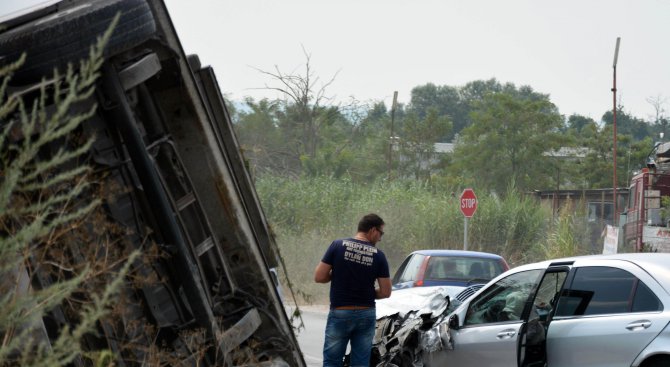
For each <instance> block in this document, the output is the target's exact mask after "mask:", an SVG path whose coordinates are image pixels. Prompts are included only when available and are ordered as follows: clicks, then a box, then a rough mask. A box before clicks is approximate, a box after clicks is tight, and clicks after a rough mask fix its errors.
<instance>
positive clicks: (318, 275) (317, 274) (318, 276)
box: [314, 261, 333, 283]
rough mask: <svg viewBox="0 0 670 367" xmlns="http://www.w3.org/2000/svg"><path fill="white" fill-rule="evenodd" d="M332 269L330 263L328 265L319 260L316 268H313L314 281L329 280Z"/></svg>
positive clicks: (324, 281) (326, 281)
mask: <svg viewBox="0 0 670 367" xmlns="http://www.w3.org/2000/svg"><path fill="white" fill-rule="evenodd" d="M332 269H333V267H332V265H328V264H326V263H325V262H323V261H321V262H319V265H317V266H316V269H314V281H315V282H317V283H328V282H330V276H331V270H332Z"/></svg>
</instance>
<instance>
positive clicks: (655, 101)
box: [647, 95, 670, 137]
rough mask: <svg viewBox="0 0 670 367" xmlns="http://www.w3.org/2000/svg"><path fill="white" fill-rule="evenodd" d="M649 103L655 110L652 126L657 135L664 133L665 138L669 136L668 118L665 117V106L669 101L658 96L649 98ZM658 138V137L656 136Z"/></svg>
mask: <svg viewBox="0 0 670 367" xmlns="http://www.w3.org/2000/svg"><path fill="white" fill-rule="evenodd" d="M647 102H648V103H649V104H650V105H651V106H652V107H653V108H654V116H652V124H653V127H654V130H655V131H654V132H655V133H656V134H658V133H663V136H664V137H665V136H667V134H668V123H669V122H670V121H669V120H668V117H667V116H666V115H665V105H666V104H667V102H668V99H667V98H665V97H663V96H661V95H657V96H655V97H648V98H647ZM656 136H658V135H656Z"/></svg>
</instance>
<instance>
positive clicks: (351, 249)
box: [342, 240, 377, 266]
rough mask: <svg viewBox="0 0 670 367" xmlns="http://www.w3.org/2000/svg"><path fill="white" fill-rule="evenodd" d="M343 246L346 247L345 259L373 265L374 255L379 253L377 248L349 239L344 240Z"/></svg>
mask: <svg viewBox="0 0 670 367" xmlns="http://www.w3.org/2000/svg"><path fill="white" fill-rule="evenodd" d="M342 246H344V247H346V250H345V251H344V259H345V260H347V261H353V262H355V263H357V264H362V265H367V266H372V256H373V255H374V254H376V253H377V248H375V247H373V246H369V245H364V244H362V243H358V242H353V241H347V240H343V241H342Z"/></svg>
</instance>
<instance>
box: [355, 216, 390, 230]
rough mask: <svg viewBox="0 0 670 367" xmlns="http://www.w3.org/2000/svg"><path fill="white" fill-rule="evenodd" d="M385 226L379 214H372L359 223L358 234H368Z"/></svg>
mask: <svg viewBox="0 0 670 367" xmlns="http://www.w3.org/2000/svg"><path fill="white" fill-rule="evenodd" d="M383 225H384V220H383V219H382V217H380V216H378V215H377V214H374V213H370V214H368V215H366V216H364V217H363V218H361V220H360V221H359V222H358V232H367V231H369V230H371V229H372V228H375V227H377V228H379V227H381V226H383Z"/></svg>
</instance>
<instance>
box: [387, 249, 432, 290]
mask: <svg viewBox="0 0 670 367" xmlns="http://www.w3.org/2000/svg"><path fill="white" fill-rule="evenodd" d="M425 258H426V256H425V255H421V254H414V255H412V256H411V257H410V258H409V259H408V260H407V261H406V263H405V264H403V265H404V268H402V267H401V268H400V269H398V276H397V277H396V279H394V282H393V283H394V284H395V283H404V282H410V281H414V280H416V278H417V274H418V273H419V269H420V268H421V264H422V263H423V260H424V259H425Z"/></svg>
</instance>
